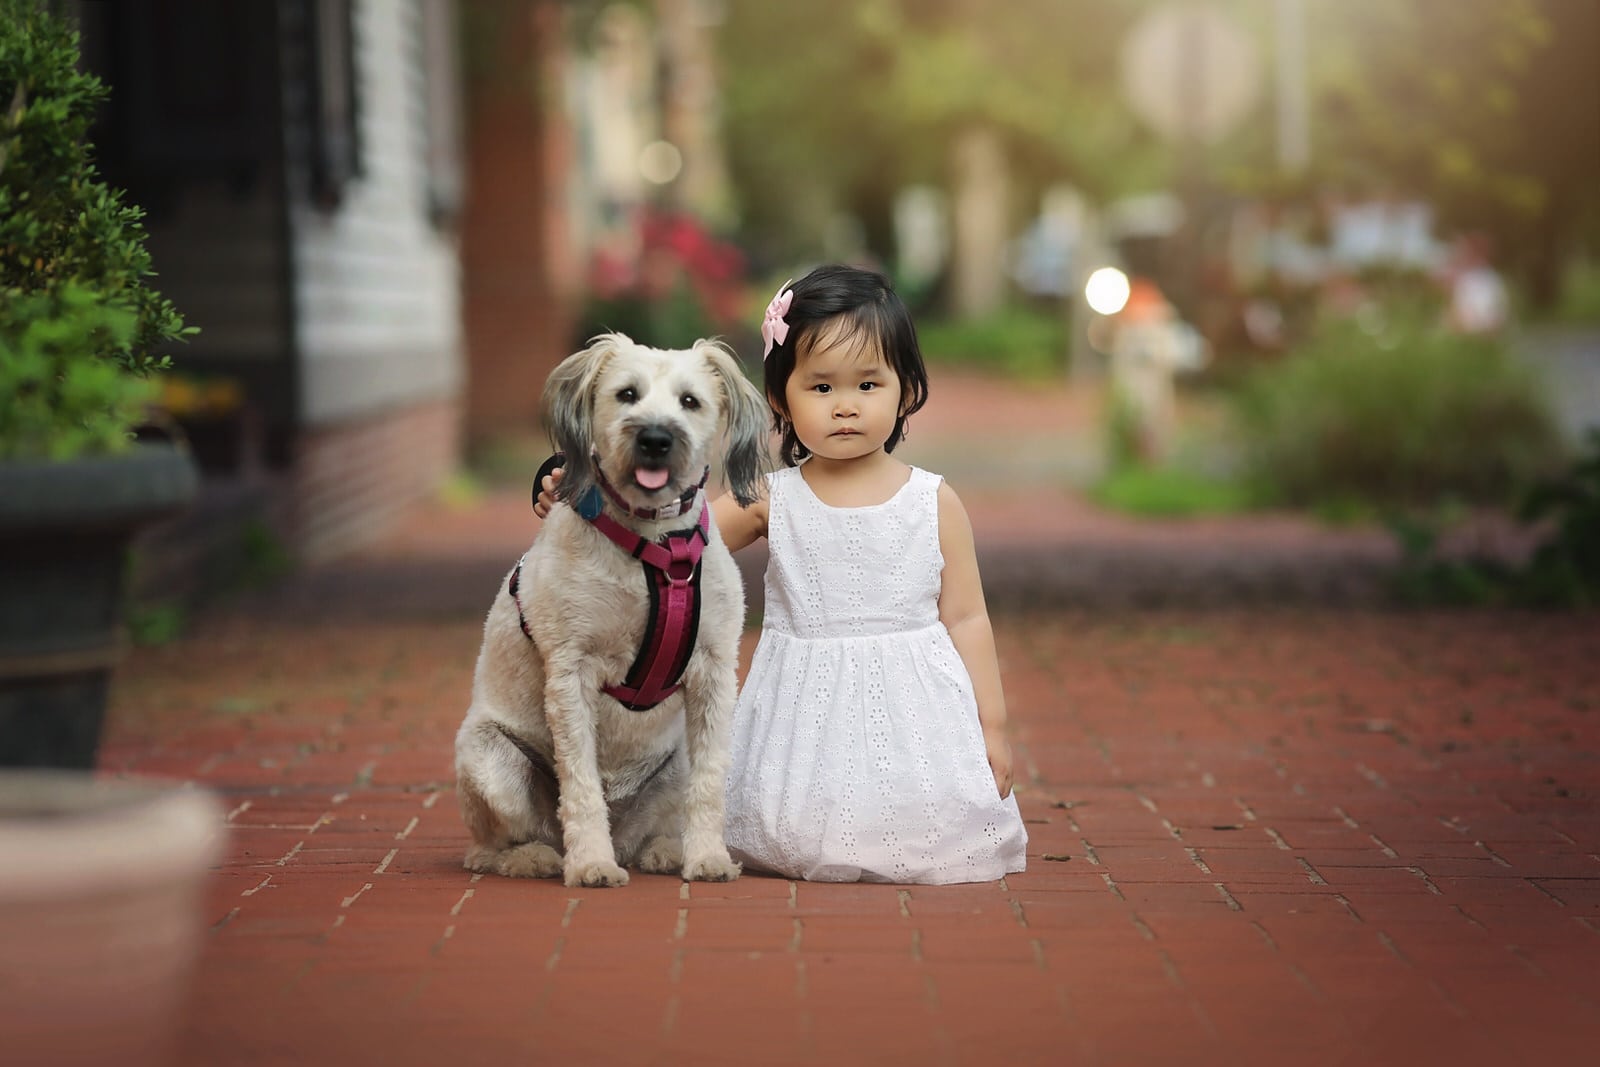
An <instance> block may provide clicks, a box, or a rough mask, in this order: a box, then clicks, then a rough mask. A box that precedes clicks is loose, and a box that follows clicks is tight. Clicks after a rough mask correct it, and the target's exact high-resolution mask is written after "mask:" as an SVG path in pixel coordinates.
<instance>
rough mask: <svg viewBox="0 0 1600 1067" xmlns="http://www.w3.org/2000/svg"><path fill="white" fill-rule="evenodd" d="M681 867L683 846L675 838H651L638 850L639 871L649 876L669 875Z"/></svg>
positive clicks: (664, 836)
mask: <svg viewBox="0 0 1600 1067" xmlns="http://www.w3.org/2000/svg"><path fill="white" fill-rule="evenodd" d="M682 867H683V845H682V844H681V843H680V842H679V841H678V839H677V838H676V837H675V836H666V835H663V836H661V837H657V838H652V839H651V840H650V841H647V842H645V846H644V848H642V849H640V850H639V869H640V870H641V871H646V872H648V873H650V874H670V873H671V872H673V871H676V870H679V869H680V868H682Z"/></svg>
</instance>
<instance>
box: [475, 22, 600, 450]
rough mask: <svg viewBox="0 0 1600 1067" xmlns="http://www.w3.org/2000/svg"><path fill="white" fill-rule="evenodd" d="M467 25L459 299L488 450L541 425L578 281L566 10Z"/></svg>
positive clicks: (479, 432) (478, 436)
mask: <svg viewBox="0 0 1600 1067" xmlns="http://www.w3.org/2000/svg"><path fill="white" fill-rule="evenodd" d="M466 13H467V14H468V15H469V16H470V18H471V19H472V20H474V25H473V29H472V33H471V38H472V40H474V41H477V42H479V47H478V49H477V50H476V51H475V52H472V53H469V54H471V55H472V57H473V58H472V59H471V61H470V63H469V69H468V70H467V71H466V72H465V75H466V83H467V84H466V89H467V92H466V110H467V117H468V123H467V130H468V133H467V139H466V153H467V174H468V178H467V196H466V207H465V211H464V214H463V217H462V222H461V262H462V297H463V318H464V323H465V329H466V338H467V358H468V371H467V378H468V382H467V433H468V435H469V436H470V437H471V438H472V439H473V440H474V441H479V440H482V439H484V438H485V437H489V436H492V435H494V434H495V433H497V432H501V431H507V430H509V431H517V430H524V429H527V428H530V427H533V426H536V425H537V420H538V414H539V395H540V392H541V391H542V390H543V388H544V380H545V377H546V376H547V375H548V374H549V373H550V371H551V370H552V369H553V368H554V367H555V365H556V364H557V363H558V362H560V361H561V359H562V358H563V357H565V356H566V355H567V354H568V342H569V337H568V335H569V333H570V332H571V330H572V323H573V311H572V309H573V306H574V301H575V299H576V294H577V292H578V289H579V286H580V284H581V279H580V277H579V271H578V270H577V269H576V267H575V263H574V259H575V257H574V255H573V253H572V250H571V248H570V241H569V239H568V236H567V233H568V229H569V227H568V226H567V221H566V217H565V198H564V189H565V185H566V175H567V173H568V170H569V168H570V166H571V158H570V157H571V146H570V143H569V138H568V135H567V130H566V125H565V122H564V121H563V119H562V117H561V93H562V77H563V64H564V62H565V59H564V56H565V52H564V49H565V45H564V43H563V42H564V39H565V37H564V28H563V24H562V19H563V13H562V5H560V4H554V3H549V2H548V0H489V2H475V3H474V4H473V5H472V6H471V8H469V9H467V12H466Z"/></svg>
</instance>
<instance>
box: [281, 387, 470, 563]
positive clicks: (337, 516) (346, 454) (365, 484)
mask: <svg viewBox="0 0 1600 1067" xmlns="http://www.w3.org/2000/svg"><path fill="white" fill-rule="evenodd" d="M460 438H461V409H460V405H459V404H458V403H456V402H455V401H452V400H440V401H430V402H427V403H423V404H419V405H416V406H413V407H408V408H400V409H396V410H394V411H390V412H386V413H384V414H381V415H377V416H374V417H371V418H366V419H359V420H352V421H349V422H345V423H340V424H338V425H334V426H324V427H319V428H315V429H308V430H306V431H305V432H304V433H303V434H302V436H301V439H300V443H299V446H298V452H297V455H296V457H295V462H294V467H293V472H292V475H291V478H290V487H289V492H288V494H287V496H288V499H289V500H290V501H291V503H290V516H289V531H288V536H289V540H290V547H291V550H292V551H293V552H294V554H295V555H296V556H297V557H298V558H300V559H302V560H305V561H307V562H315V561H318V560H325V559H330V558H333V557H335V556H339V555H342V554H344V553H346V552H349V551H352V550H354V549H356V548H359V547H361V546H363V545H365V544H369V543H370V542H371V541H373V540H374V539H376V538H378V537H381V536H382V535H383V534H385V533H386V532H388V531H389V530H390V529H391V528H392V527H393V526H394V525H395V524H396V523H397V522H398V521H399V520H400V519H402V518H404V517H405V515H406V512H407V510H408V509H409V508H410V507H411V506H412V505H413V504H415V503H417V502H418V501H420V500H422V499H424V498H426V497H427V496H428V495H429V494H430V493H432V492H433V491H434V490H436V489H437V488H438V487H439V485H440V484H441V483H442V482H443V481H444V480H445V479H446V478H448V477H449V476H450V474H451V473H452V472H453V471H454V470H455V468H456V463H457V460H458V459H459V457H460V449H461V443H460Z"/></svg>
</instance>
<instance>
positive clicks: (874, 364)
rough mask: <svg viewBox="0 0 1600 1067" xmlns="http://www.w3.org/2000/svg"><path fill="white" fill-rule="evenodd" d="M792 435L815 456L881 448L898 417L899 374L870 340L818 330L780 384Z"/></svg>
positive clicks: (852, 455)
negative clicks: (785, 380)
mask: <svg viewBox="0 0 1600 1067" xmlns="http://www.w3.org/2000/svg"><path fill="white" fill-rule="evenodd" d="M783 393H784V403H785V404H786V405H787V406H788V409H789V421H790V422H792V423H793V424H794V432H795V436H796V437H798V438H799V439H800V443H801V444H803V445H805V447H806V448H807V449H808V450H809V451H810V452H811V453H812V454H813V455H815V456H818V457H820V458H822V459H827V460H848V459H860V458H861V457H863V456H869V455H871V454H873V453H874V452H877V451H879V450H881V449H882V448H883V445H884V442H886V441H887V440H889V435H890V434H892V433H893V432H894V424H895V420H896V419H898V418H899V417H900V395H901V390H900V378H899V376H898V375H896V374H895V372H894V368H892V367H890V366H889V363H888V361H887V360H885V359H884V358H883V353H882V352H880V351H879V350H878V346H877V345H876V344H873V343H866V344H863V343H862V341H861V339H860V338H857V337H850V338H844V339H842V340H840V339H836V338H834V337H831V336H829V334H828V333H823V334H822V335H821V336H820V337H818V338H817V340H816V341H815V342H814V343H813V344H812V345H811V347H810V349H809V350H808V351H807V352H805V353H804V354H802V355H800V356H799V357H798V358H797V359H796V361H795V366H794V370H793V372H791V373H790V375H789V381H788V382H787V383H786V384H785V385H784V390H783Z"/></svg>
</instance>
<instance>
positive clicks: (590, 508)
mask: <svg viewBox="0 0 1600 1067" xmlns="http://www.w3.org/2000/svg"><path fill="white" fill-rule="evenodd" d="M574 507H575V508H576V509H577V512H578V514H579V515H582V516H583V518H584V521H586V522H593V521H594V519H595V516H596V515H599V514H600V511H601V509H602V508H604V507H605V502H604V500H603V499H602V497H601V496H600V487H599V486H590V487H589V491H588V492H587V493H585V494H583V499H582V500H580V501H578V502H577V504H575V505H574Z"/></svg>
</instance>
